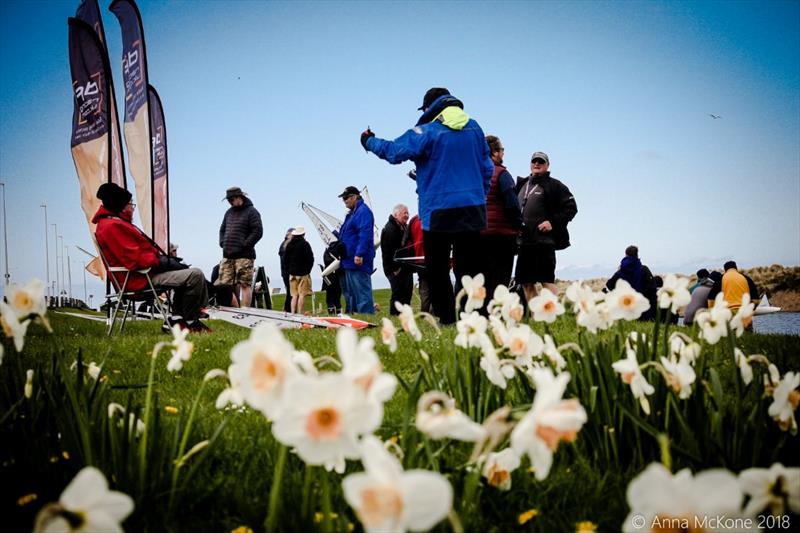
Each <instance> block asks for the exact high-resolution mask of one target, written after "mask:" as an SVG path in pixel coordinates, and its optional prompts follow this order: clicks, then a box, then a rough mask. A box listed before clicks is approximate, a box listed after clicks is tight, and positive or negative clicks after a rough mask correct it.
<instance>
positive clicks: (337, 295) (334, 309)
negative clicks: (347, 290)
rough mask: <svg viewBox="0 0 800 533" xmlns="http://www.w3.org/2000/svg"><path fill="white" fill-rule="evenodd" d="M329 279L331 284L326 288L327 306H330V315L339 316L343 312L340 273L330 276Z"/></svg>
mask: <svg viewBox="0 0 800 533" xmlns="http://www.w3.org/2000/svg"><path fill="white" fill-rule="evenodd" d="M328 279H329V280H331V283H330V284H329V285H327V286H326V287H325V288H324V290H325V305H327V306H328V314H329V315H337V314H339V313H341V312H342V284H341V283H339V273H338V272H334V273H333V274H330V275H329V276H328ZM323 283H324V281H323Z"/></svg>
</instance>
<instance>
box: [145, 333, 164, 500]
mask: <svg viewBox="0 0 800 533" xmlns="http://www.w3.org/2000/svg"><path fill="white" fill-rule="evenodd" d="M165 345H166V343H164V342H159V343H158V344H156V346H155V348H153V355H152V357H150V373H149V374H148V376H147V394H146V396H145V401H144V432H143V433H142V436H141V438H140V439H139V490H140V491H142V492H143V493H144V491H145V481H146V476H147V437H148V436H149V435H150V429H151V428H150V411H151V410H152V404H153V376H155V372H156V359H157V358H158V352H159V351H161V348H163V347H164V346H165Z"/></svg>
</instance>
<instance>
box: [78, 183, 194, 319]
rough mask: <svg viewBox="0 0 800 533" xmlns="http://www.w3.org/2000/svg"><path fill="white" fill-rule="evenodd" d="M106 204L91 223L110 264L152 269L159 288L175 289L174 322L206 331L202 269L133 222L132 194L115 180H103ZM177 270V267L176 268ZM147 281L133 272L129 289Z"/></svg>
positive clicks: (120, 277)
mask: <svg viewBox="0 0 800 533" xmlns="http://www.w3.org/2000/svg"><path fill="white" fill-rule="evenodd" d="M97 197H98V198H99V199H100V200H102V202H103V205H101V206H100V208H99V209H98V210H97V213H95V215H94V217H92V222H93V223H94V224H96V225H97V227H96V229H95V237H96V238H97V244H98V245H99V246H100V249H101V250H102V252H103V255H104V256H105V259H106V261H107V262H108V264H109V266H121V267H125V268H127V269H128V270H141V269H145V268H149V269H150V279H151V280H152V281H153V285H155V286H156V287H157V288H164V289H173V290H174V291H175V298H174V301H173V304H174V308H175V311H176V312H177V313H179V315H174V316H173V317H172V318H171V319H170V323H171V324H176V323H177V324H179V325H180V326H181V327H182V328H188V329H190V330H192V331H207V330H208V327H207V326H206V325H205V324H203V323H202V322H200V320H199V318H200V314H201V309H202V308H203V307H204V306H205V305H206V304H207V302H208V293H207V292H206V280H205V276H204V274H203V271H202V270H200V269H199V268H188V267H186V266H185V265H182V264H181V263H180V261H175V260H174V259H175V258H172V259H173V260H172V261H170V258H169V256H168V255H167V254H166V253H164V251H163V250H161V249H160V248H159V247H158V245H157V244H156V243H155V242H153V240H152V239H150V238H149V237H147V235H145V234H144V233H143V232H142V231H141V230H140V229H139V228H137V227H136V226H134V225H133V224H132V223H131V220H132V219H133V209H134V208H135V207H136V204H134V203H132V202H131V193H130V192H128V191H127V190H125V189H123V188H122V187H120V186H119V185H116V184H115V183H104V184H103V185H101V186H100V188H99V189H98V190H97ZM176 269H178V270H176ZM114 277H115V278H116V280H117V283H118V285H120V286H121V285H122V283H123V282H124V280H125V274H124V273H116V274H114ZM145 287H147V280H146V279H145V277H144V276H143V275H142V274H139V273H137V272H132V273H131V275H130V278H129V279H128V285H127V289H130V290H132V291H138V290H142V289H144V288H145Z"/></svg>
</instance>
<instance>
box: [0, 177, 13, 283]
mask: <svg viewBox="0 0 800 533" xmlns="http://www.w3.org/2000/svg"><path fill="white" fill-rule="evenodd" d="M0 187H2V188H3V246H4V248H5V258H6V274H5V278H6V285H8V283H9V282H10V281H11V274H9V272H8V223H7V222H6V184H5V183H3V182H1V181H0Z"/></svg>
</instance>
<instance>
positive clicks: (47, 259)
mask: <svg viewBox="0 0 800 533" xmlns="http://www.w3.org/2000/svg"><path fill="white" fill-rule="evenodd" d="M40 207H42V208H44V268H45V272H47V300H48V303H49V302H50V244H49V243H48V241H49V240H50V239H49V238H48V236H47V204H42V205H41V206H40Z"/></svg>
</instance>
